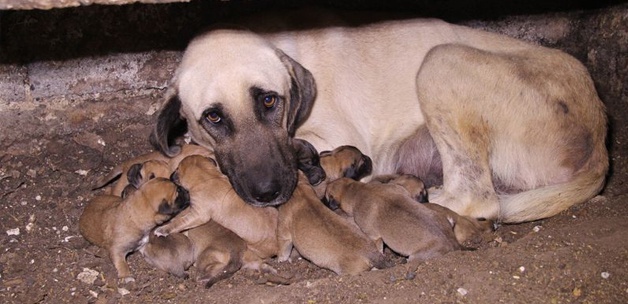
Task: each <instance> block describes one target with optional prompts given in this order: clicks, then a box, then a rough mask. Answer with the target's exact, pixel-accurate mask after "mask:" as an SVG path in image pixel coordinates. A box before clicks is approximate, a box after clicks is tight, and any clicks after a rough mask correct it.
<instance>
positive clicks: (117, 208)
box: [79, 178, 189, 282]
mask: <svg viewBox="0 0 628 304" xmlns="http://www.w3.org/2000/svg"><path fill="white" fill-rule="evenodd" d="M188 204H189V197H188V195H187V193H186V192H185V190H183V189H181V188H180V187H177V186H176V185H175V184H174V183H172V182H171V181H169V180H167V179H164V178H155V179H152V180H150V181H148V182H147V183H146V184H144V185H143V186H142V187H140V189H138V190H137V191H135V192H133V193H132V194H130V195H129V196H128V197H127V198H124V199H122V198H120V197H118V196H115V195H102V196H96V197H95V198H94V199H93V200H91V201H90V202H89V204H88V205H87V206H85V209H84V210H83V213H82V214H81V216H80V218H79V231H80V232H81V235H82V236H83V237H84V238H85V239H86V240H88V241H89V242H90V243H92V244H94V245H97V246H99V247H102V248H104V249H106V250H107V251H108V253H109V258H110V259H111V261H112V262H113V265H114V266H115V268H116V270H117V272H118V279H119V280H120V281H121V282H129V281H133V277H132V276H131V270H130V269H129V265H128V264H127V262H126V256H127V254H129V253H131V252H133V251H135V250H137V249H138V248H140V247H141V246H142V245H144V244H146V242H147V241H148V234H149V233H150V231H151V230H152V229H153V228H155V227H156V226H158V225H161V224H163V223H164V222H165V221H167V220H169V219H170V218H172V217H173V216H174V215H175V214H176V213H178V212H179V211H180V210H181V209H183V208H185V207H187V205H188Z"/></svg>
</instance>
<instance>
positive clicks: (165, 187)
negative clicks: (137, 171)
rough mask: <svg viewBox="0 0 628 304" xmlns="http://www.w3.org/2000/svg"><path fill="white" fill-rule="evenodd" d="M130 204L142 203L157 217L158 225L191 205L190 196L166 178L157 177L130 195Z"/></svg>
mask: <svg viewBox="0 0 628 304" xmlns="http://www.w3.org/2000/svg"><path fill="white" fill-rule="evenodd" d="M127 200H130V201H129V202H128V203H131V204H137V203H139V202H138V201H142V202H143V203H144V204H145V206H144V207H145V208H148V210H150V211H148V210H147V211H146V212H150V213H152V214H154V216H155V220H156V222H157V223H158V224H160V223H162V222H164V221H165V220H167V219H169V218H171V217H172V216H174V215H175V214H177V213H179V211H181V210H183V209H185V208H186V207H187V206H189V205H190V195H189V193H188V192H187V191H186V190H185V189H183V188H182V187H179V186H177V185H175V184H174V183H173V182H171V181H170V180H168V179H166V178H162V177H157V178H154V179H151V180H149V181H148V182H146V183H145V184H143V185H142V186H141V187H140V188H139V189H138V190H136V191H135V192H133V193H132V194H130V195H129V196H128V198H127Z"/></svg>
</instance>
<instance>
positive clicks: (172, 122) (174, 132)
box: [149, 90, 187, 157]
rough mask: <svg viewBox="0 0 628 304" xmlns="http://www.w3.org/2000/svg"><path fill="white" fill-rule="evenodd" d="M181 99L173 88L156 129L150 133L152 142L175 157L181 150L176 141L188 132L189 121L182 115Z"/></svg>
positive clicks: (159, 149) (160, 113)
mask: <svg viewBox="0 0 628 304" xmlns="http://www.w3.org/2000/svg"><path fill="white" fill-rule="evenodd" d="M180 111H181V99H179V96H178V94H177V93H176V92H175V91H174V90H171V91H169V92H168V93H167V97H166V102H165V103H164V105H163V106H162V108H161V111H160V112H159V116H158V117H157V124H156V125H155V129H153V132H152V133H151V134H150V138H149V140H150V143H151V144H152V145H153V147H154V148H155V149H157V150H158V151H160V152H161V153H163V154H165V155H167V156H169V157H173V156H176V155H177V154H179V152H181V147H180V146H178V145H177V144H176V143H175V141H176V139H177V138H178V137H180V136H182V135H183V134H185V132H187V121H186V120H185V119H184V118H183V117H182V116H181V112H180Z"/></svg>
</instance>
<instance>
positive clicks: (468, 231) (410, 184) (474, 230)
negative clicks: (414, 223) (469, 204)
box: [370, 174, 493, 244]
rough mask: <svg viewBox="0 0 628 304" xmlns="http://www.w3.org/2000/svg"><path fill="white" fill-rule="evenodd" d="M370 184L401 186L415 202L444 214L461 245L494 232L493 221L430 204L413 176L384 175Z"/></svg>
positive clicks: (419, 181)
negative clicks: (486, 233)
mask: <svg viewBox="0 0 628 304" xmlns="http://www.w3.org/2000/svg"><path fill="white" fill-rule="evenodd" d="M370 182H382V183H390V184H394V185H399V186H401V188H402V189H403V190H405V191H407V193H408V195H409V196H410V197H411V198H412V199H414V200H415V201H417V202H419V203H422V204H423V206H425V207H427V208H429V209H431V210H433V211H435V212H438V213H440V214H442V215H443V216H445V217H447V219H448V220H449V221H450V222H451V224H452V228H453V231H454V234H455V235H456V239H457V240H458V242H459V243H460V244H462V243H464V242H465V241H467V240H469V239H471V238H472V237H474V236H476V235H478V234H480V233H483V232H490V231H493V221H490V220H478V219H475V218H472V217H469V216H462V215H459V214H458V213H456V212H454V211H452V210H451V209H449V208H447V207H444V206H441V205H437V204H431V203H428V199H427V190H426V189H425V186H424V184H423V182H422V181H421V179H419V178H418V177H416V176H414V175H411V174H403V175H394V174H393V175H383V176H376V177H374V178H373V180H371V181H370Z"/></svg>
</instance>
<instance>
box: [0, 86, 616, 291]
mask: <svg viewBox="0 0 628 304" xmlns="http://www.w3.org/2000/svg"><path fill="white" fill-rule="evenodd" d="M162 93H163V92H161V91H154V92H141V94H138V95H137V96H134V95H132V94H127V93H124V92H118V93H115V94H113V95H111V96H104V95H102V96H95V97H94V98H93V100H89V101H87V102H73V101H71V100H60V101H51V102H47V103H46V104H45V105H44V104H43V103H41V104H37V103H35V104H32V105H30V106H31V108H30V109H25V108H24V107H26V106H27V105H22V108H16V109H13V110H7V111H5V112H0V116H1V117H0V119H1V120H2V122H3V125H4V126H5V127H3V129H5V130H4V132H3V134H2V140H1V147H0V160H1V163H2V166H1V171H0V198H1V202H2V204H1V205H0V206H1V208H2V212H1V213H0V228H1V229H0V230H1V231H2V234H1V236H0V242H1V244H2V245H1V247H0V248H1V249H0V302H2V303H67V302H72V303H94V302H95V303H115V302H120V303H201V302H202V303H340V302H342V303H423V302H424V303H458V302H460V303H497V302H505V303H572V302H574V303H627V302H628V221H626V219H627V218H628V207H627V206H628V205H627V204H626V200H627V199H628V192H627V191H626V187H625V186H626V185H625V184H624V180H625V179H626V177H627V174H628V173H627V172H626V168H614V173H613V175H612V176H611V178H610V181H609V183H608V186H607V188H606V189H605V191H604V193H603V194H602V195H601V196H598V197H596V198H594V199H593V200H591V201H590V202H587V203H585V204H582V205H579V206H575V207H573V208H571V209H569V210H567V211H565V212H563V213H561V214H560V215H558V216H556V217H553V218H551V219H547V220H541V221H536V222H532V223H525V224H519V225H509V226H502V227H500V228H499V229H498V230H497V231H495V232H493V233H487V234H485V235H483V236H482V237H481V238H480V239H478V240H477V242H475V243H473V244H471V245H473V246H475V247H477V250H475V251H458V252H453V253H450V254H447V255H445V256H443V257H441V258H437V259H434V260H432V261H429V262H427V263H423V264H420V265H409V264H402V263H401V259H398V258H397V259H394V260H395V261H397V266H395V267H394V268H391V269H386V270H378V271H371V272H368V273H364V274H362V275H358V276H355V277H349V276H337V275H335V274H333V273H332V272H330V271H327V270H322V269H319V268H317V267H315V266H312V265H311V264H309V263H308V262H306V261H303V260H300V261H297V262H295V263H293V264H278V263H277V262H275V261H271V264H272V265H273V266H275V267H276V268H278V269H279V270H280V274H282V275H283V276H285V277H289V278H290V279H289V282H290V284H289V285H277V284H275V283H273V281H274V280H273V279H272V278H270V277H267V276H263V275H259V274H257V273H254V272H247V271H240V272H239V273H237V274H236V275H235V276H234V277H232V278H230V279H228V280H225V281H221V282H219V283H218V284H216V285H215V286H213V287H212V288H211V289H205V288H203V287H202V286H200V285H197V284H196V282H195V281H194V280H192V279H188V280H183V279H178V278H175V277H173V276H169V275H167V274H165V273H162V272H159V271H157V270H155V269H153V268H152V267H150V266H149V265H148V264H147V263H146V262H145V261H144V260H143V258H142V257H141V256H140V255H139V254H133V255H131V256H130V257H129V263H130V265H131V268H132V271H133V273H134V274H135V277H136V279H137V282H136V286H135V289H132V290H129V291H128V293H126V292H125V290H119V289H117V288H116V283H115V281H116V280H115V270H114V269H113V266H112V265H111V263H110V262H109V260H108V259H107V257H106V254H105V253H104V252H103V251H102V250H100V249H98V248H97V247H94V246H91V245H89V244H88V243H87V242H86V241H85V240H83V238H82V237H81V236H80V235H79V232H78V227H77V221H78V217H79V215H80V213H81V211H82V209H83V207H84V206H85V205H86V204H87V202H88V200H89V199H90V198H92V197H93V196H94V195H96V194H98V193H100V191H92V190H91V187H92V185H93V184H94V182H95V181H96V180H97V178H98V177H100V176H102V175H103V174H106V173H107V172H108V171H109V170H111V167H112V166H113V165H115V164H117V163H118V162H120V161H122V160H124V159H127V158H129V157H131V156H134V155H138V154H141V153H143V152H146V151H148V150H149V145H148V143H147V136H148V134H149V132H150V128H151V125H152V123H153V121H154V120H155V116H156V114H155V110H156V108H157V107H158V105H159V104H160V96H161V94H162ZM621 114H622V115H625V114H626V113H625V112H624V113H621ZM615 117H617V115H615ZM618 121H623V123H622V126H621V127H620V128H619V129H620V133H619V135H615V137H614V138H613V139H612V140H613V141H617V142H619V141H620V140H622V141H623V140H625V139H624V137H625V135H623V134H625V132H623V130H625V122H626V119H625V118H620V119H618ZM624 157H628V155H626V152H625V151H615V152H614V153H613V155H612V158H613V159H614V160H619V159H621V158H624ZM388 255H389V256H390V257H391V258H394V257H393V256H392V254H391V253H388ZM193 276H194V270H192V277H193Z"/></svg>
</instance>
